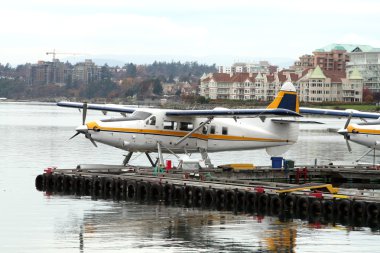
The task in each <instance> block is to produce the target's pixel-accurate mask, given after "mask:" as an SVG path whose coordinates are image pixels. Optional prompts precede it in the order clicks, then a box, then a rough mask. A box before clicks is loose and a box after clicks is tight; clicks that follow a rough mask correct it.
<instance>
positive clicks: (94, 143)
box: [89, 136, 98, 148]
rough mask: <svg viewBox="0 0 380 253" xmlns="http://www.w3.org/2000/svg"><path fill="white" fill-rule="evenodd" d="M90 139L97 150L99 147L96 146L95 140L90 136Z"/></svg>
mask: <svg viewBox="0 0 380 253" xmlns="http://www.w3.org/2000/svg"><path fill="white" fill-rule="evenodd" d="M89 139H90V141H91V143H92V144H94V146H95V147H96V148H97V147H98V145H96V143H95V141H94V139H92V138H91V136H90V138H89Z"/></svg>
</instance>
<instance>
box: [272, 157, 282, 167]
mask: <svg viewBox="0 0 380 253" xmlns="http://www.w3.org/2000/svg"><path fill="white" fill-rule="evenodd" d="M270 159H271V160H272V168H273V169H281V168H282V161H283V160H284V159H283V158H282V157H271V158H270Z"/></svg>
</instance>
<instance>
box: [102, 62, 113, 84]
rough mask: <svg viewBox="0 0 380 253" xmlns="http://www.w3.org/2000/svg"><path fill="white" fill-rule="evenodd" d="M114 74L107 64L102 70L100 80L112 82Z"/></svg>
mask: <svg viewBox="0 0 380 253" xmlns="http://www.w3.org/2000/svg"><path fill="white" fill-rule="evenodd" d="M111 77H112V74H111V71H110V68H109V67H108V65H107V63H106V64H104V65H103V66H102V68H101V69H100V79H101V80H111Z"/></svg>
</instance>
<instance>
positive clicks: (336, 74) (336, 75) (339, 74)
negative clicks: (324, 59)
mask: <svg viewBox="0 0 380 253" xmlns="http://www.w3.org/2000/svg"><path fill="white" fill-rule="evenodd" d="M323 74H325V76H326V77H328V78H331V82H332V83H341V82H342V78H346V72H345V71H337V70H323Z"/></svg>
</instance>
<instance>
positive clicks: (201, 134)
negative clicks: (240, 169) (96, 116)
mask: <svg viewBox="0 0 380 253" xmlns="http://www.w3.org/2000/svg"><path fill="white" fill-rule="evenodd" d="M165 112H166V111H165V110H162V109H148V110H145V111H136V112H135V113H133V114H132V115H131V116H130V117H126V118H118V119H107V120H97V121H93V122H89V123H87V124H86V125H87V128H88V132H89V134H91V137H92V138H93V139H94V140H95V141H96V142H100V143H103V144H106V145H110V146H113V147H117V148H120V149H123V150H128V151H132V152H156V151H157V142H159V143H160V144H161V145H162V147H163V149H162V152H169V150H171V151H173V152H178V153H184V152H193V151H198V150H199V149H200V148H201V149H205V150H207V151H208V152H217V151H227V150H247V149H261V148H269V147H276V146H286V145H289V147H290V145H292V144H294V143H295V142H296V141H297V138H298V125H297V124H287V123H278V122H276V123H275V122H273V121H271V120H270V119H269V118H267V119H265V120H262V119H260V118H241V119H236V120H234V119H233V118H214V119H213V120H212V121H211V122H210V123H208V124H206V125H204V126H203V127H201V128H199V129H198V130H197V131H194V132H193V133H192V134H191V135H190V136H189V137H188V138H183V137H185V136H186V135H188V134H189V133H190V132H191V131H193V130H194V129H195V128H197V127H199V125H201V124H202V123H203V122H206V121H207V120H208V118H206V117H205V118H198V117H169V116H166V115H165ZM182 138H183V140H181V139H182Z"/></svg>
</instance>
